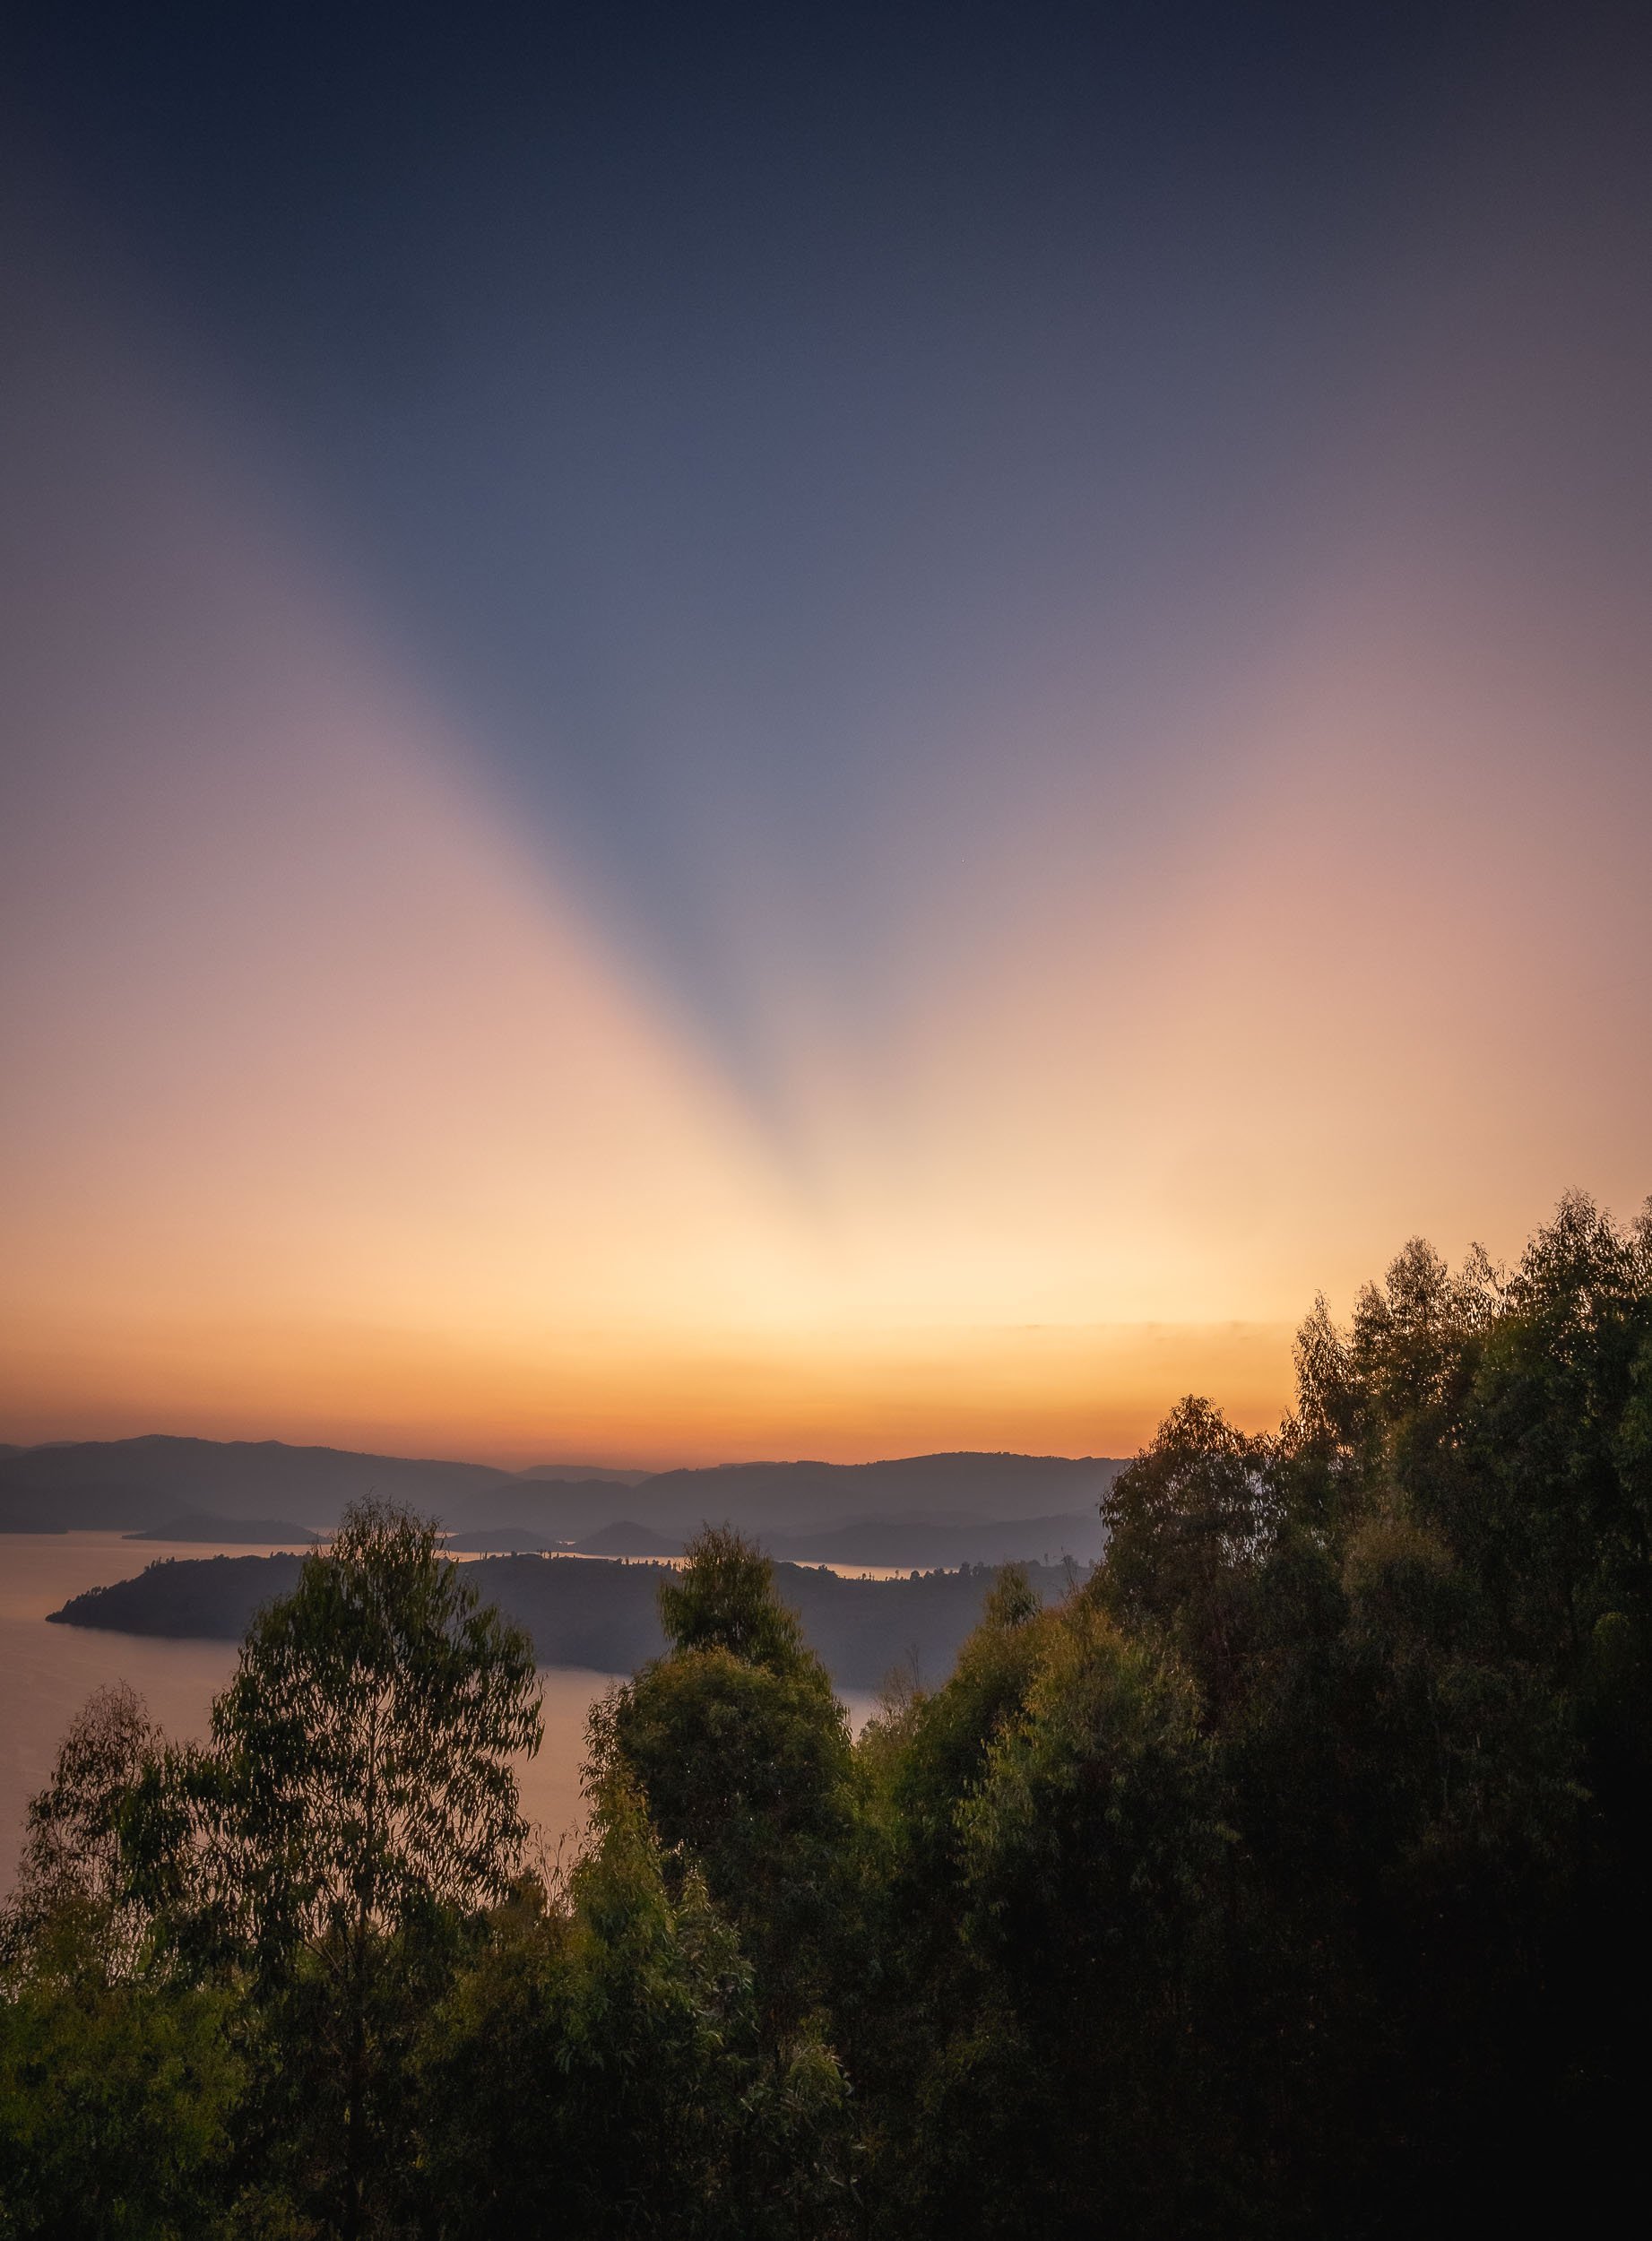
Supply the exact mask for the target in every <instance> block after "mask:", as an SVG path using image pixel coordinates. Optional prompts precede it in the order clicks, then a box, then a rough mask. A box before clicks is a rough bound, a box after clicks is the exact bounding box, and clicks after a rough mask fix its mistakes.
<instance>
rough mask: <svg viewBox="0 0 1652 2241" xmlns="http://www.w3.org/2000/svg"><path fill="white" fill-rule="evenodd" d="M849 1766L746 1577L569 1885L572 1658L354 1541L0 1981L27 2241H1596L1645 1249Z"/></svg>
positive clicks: (77, 1788)
mask: <svg viewBox="0 0 1652 2241" xmlns="http://www.w3.org/2000/svg"><path fill="white" fill-rule="evenodd" d="M1297 1371H1298V1390H1297V1397H1296V1405H1295V1407H1294V1409H1293V1412H1292V1414H1291V1415H1290V1416H1289V1417H1287V1419H1286V1420H1285V1422H1284V1423H1283V1424H1282V1425H1281V1426H1280V1427H1279V1428H1278V1430H1277V1432H1274V1433H1272V1434H1269V1435H1259V1434H1256V1433H1252V1432H1244V1431H1241V1430H1240V1429H1238V1428H1237V1427H1235V1426H1234V1425H1233V1424H1232V1423H1229V1422H1228V1421H1227V1420H1226V1419H1225V1418H1224V1416H1223V1415H1221V1414H1220V1412H1219V1411H1218V1410H1217V1409H1215V1407H1214V1406H1212V1405H1211V1404H1210V1403H1209V1402H1207V1401H1205V1400H1201V1399H1197V1398H1189V1399H1188V1400H1186V1401H1183V1402H1182V1403H1181V1404H1179V1406H1177V1407H1176V1408H1175V1409H1174V1410H1172V1413H1171V1415H1169V1416H1168V1417H1167V1418H1166V1419H1165V1422H1164V1423H1163V1425H1162V1426H1161V1427H1160V1429H1159V1432H1158V1433H1157V1435H1156V1437H1155V1440H1154V1441H1153V1442H1152V1444H1151V1445H1150V1446H1149V1447H1148V1448H1147V1449H1146V1451H1145V1452H1144V1453H1143V1454H1142V1455H1141V1456H1140V1457H1139V1458H1137V1461H1136V1462H1135V1463H1134V1464H1133V1465H1132V1466H1131V1467H1130V1468H1129V1470H1127V1471H1126V1472H1124V1473H1123V1474H1122V1475H1121V1476H1120V1479H1119V1481H1118V1482H1117V1484H1116V1485H1115V1487H1114V1488H1113V1489H1112V1491H1111V1493H1110V1495H1109V1497H1108V1500H1107V1503H1106V1509H1105V1514H1106V1520H1107V1524H1108V1527H1109V1533H1110V1539H1109V1544H1108V1550H1107V1553H1106V1556H1105V1558H1104V1560H1103V1563H1102V1565H1101V1566H1100V1567H1099V1568H1098V1569H1097V1570H1096V1571H1095V1572H1094V1574H1093V1576H1092V1577H1091V1578H1090V1579H1087V1580H1085V1581H1084V1582H1083V1583H1082V1584H1076V1585H1075V1587H1074V1589H1073V1591H1072V1592H1071V1593H1070V1594H1069V1596H1068V1598H1067V1600H1066V1601H1065V1603H1063V1604H1062V1605H1060V1606H1059V1607H1057V1608H1054V1609H1051V1610H1044V1609H1042V1608H1041V1607H1040V1604H1039V1599H1038V1597H1037V1596H1036V1595H1035V1594H1034V1592H1033V1591H1032V1589H1031V1588H1030V1587H1029V1585H1028V1583H1027V1580H1026V1579H1025V1576H1023V1575H1020V1574H1017V1573H1016V1571H1015V1570H1014V1569H1013V1568H1011V1569H1010V1570H1007V1571H1006V1572H1005V1573H1004V1574H1003V1575H1002V1576H1001V1577H1000V1579H999V1583H998V1586H997V1588H995V1590H994V1593H993V1594H992V1596H990V1599H989V1602H988V1605H987V1607H986V1609H985V1611H984V1612H983V1614H982V1622H981V1624H980V1626H979V1627H978V1629H977V1630H976V1631H975V1633H974V1634H973V1636H972V1637H971V1639H970V1640H969V1641H968V1642H967V1643H966V1644H965V1646H964V1650H963V1652H962V1654H961V1655H960V1657H959V1658H958V1660H957V1663H956V1669H955V1671H954V1672H953V1673H952V1674H951V1675H950V1677H949V1678H948V1679H947V1681H946V1682H945V1683H943V1684H942V1685H941V1686H940V1687H938V1688H936V1689H934V1690H932V1691H929V1692H924V1691H921V1690H920V1689H918V1688H917V1687H916V1686H915V1685H912V1684H910V1683H902V1682H901V1681H899V1680H898V1679H897V1680H896V1681H895V1682H893V1683H891V1686H890V1688H889V1691H888V1692H887V1696H886V1700H885V1702H884V1705H883V1708H882V1710H881V1713H880V1715H879V1717H878V1718H876V1719H875V1720H873V1721H872V1722H871V1723H870V1724H869V1726H868V1727H867V1729H866V1731H865V1733H864V1734H863V1735H862V1736H861V1740H860V1742H859V1743H858V1744H852V1743H851V1742H850V1738H849V1734H848V1729H847V1724H846V1721H845V1718H844V1715H843V1709H842V1708H841V1706H839V1705H838V1704H837V1702H836V1701H835V1698H834V1696H833V1693H832V1690H831V1687H830V1685H829V1683H828V1681H827V1678H826V1674H825V1671H824V1670H823V1668H822V1667H821V1666H820V1664H819V1661H818V1660H817V1658H816V1657H814V1656H813V1654H812V1653H811V1651H810V1649H809V1647H808V1645H807V1643H806V1642H805V1641H804V1640H803V1637H802V1634H801V1631H800V1626H799V1624H798V1622H797V1620H796V1618H795V1616H794V1614H791V1612H789V1611H788V1610H787V1609H786V1608H785V1607H784V1605H783V1604H782V1603H781V1602H780V1600H779V1598H778V1596H777V1595H776V1593H775V1590H774V1575H773V1573H772V1571H771V1569H770V1567H769V1565H768V1563H767V1562H766V1561H765V1558H764V1557H763V1556H762V1554H761V1553H760V1552H759V1551H758V1550H757V1549H755V1548H753V1547H752V1546H750V1545H749V1544H747V1543H745V1542H743V1541H741V1540H740V1537H739V1536H737V1535H734V1534H732V1533H730V1532H728V1531H726V1530H714V1531H709V1532H707V1533H706V1534H705V1535H703V1536H701V1538H700V1539H699V1541H698V1542H697V1543H696V1544H695V1547H694V1548H693V1550H692V1552H691V1555H690V1561H689V1562H688V1565H687V1566H686V1568H685V1569H684V1570H683V1571H682V1572H681V1574H680V1575H679V1576H678V1577H676V1578H675V1579H672V1580H670V1581H669V1582H668V1583H667V1585H666V1587H665V1588H664V1590H663V1592H662V1597H661V1604H662V1620H663V1623H664V1628H665V1632H666V1637H667V1642H668V1648H667V1651H666V1654H665V1655H664V1656H663V1657H659V1658H657V1659H655V1660H654V1661H653V1663H651V1664H649V1665H647V1666H644V1667H643V1668H642V1669H641V1670H640V1671H639V1672H638V1673H637V1674H636V1677H635V1678H634V1680H632V1681H631V1682H630V1683H627V1685H625V1686H624V1687H622V1688H620V1689H618V1691H616V1692H615V1693H614V1694H613V1695H612V1696H610V1698H609V1699H608V1700H606V1701H605V1702H604V1703H603V1704H602V1705H601V1706H600V1707H599V1708H598V1709H597V1711H596V1713H595V1714H594V1715H593V1718H592V1737H591V1743H592V1759H591V1768H590V1778H589V1795H590V1798H591V1803H592V1828H591V1831H590V1838H589V1842H588V1843H587V1845H586V1847H585V1848H584V1851H583V1852H582V1853H581V1854H580V1855H579V1856H578V1857H577V1858H575V1861H574V1863H573V1865H571V1867H570V1868H569V1870H568V1871H567V1873H560V1872H559V1873H556V1874H553V1875H549V1876H539V1877H535V1876H533V1875H531V1874H527V1873H524V1872H523V1863H522V1858H521V1835H522V1831H521V1824H520V1820H519V1816H518V1813H517V1806H516V1798H515V1785H514V1781H513V1779H512V1778H511V1772H510V1761H511V1757H512V1754H513V1753H514V1752H516V1751H518V1750H521V1749H523V1748H528V1747H531V1745H532V1741H533V1739H534V1737H535V1735H536V1734H537V1725H536V1713H535V1709H534V1704H533V1695H532V1667H531V1662H530V1660H529V1657H528V1654H527V1649H526V1646H525V1644H523V1642H522V1641H521V1640H520V1639H519V1638H517V1637H515V1636H514V1635H513V1634H512V1633H511V1631H509V1630H508V1629H506V1628H505V1627H503V1626H502V1625H501V1624H500V1623H499V1622H498V1621H497V1617H495V1616H494V1615H493V1614H489V1613H487V1612H484V1611H481V1610H480V1609H478V1608H477V1606H476V1605H475V1602H474V1599H473V1597H472V1596H471V1595H470V1593H469V1590H468V1586H467V1583H466V1580H465V1579H464V1576H463V1573H462V1572H461V1571H459V1570H457V1569H456V1568H454V1567H452V1566H449V1565H447V1564H445V1562H443V1560H442V1559H441V1557H440V1555H439V1553H438V1552H437V1547H436V1544H435V1540H434V1537H433V1536H432V1535H431V1534H430V1532H429V1531H428V1528H426V1527H422V1526H419V1525H418V1524H417V1523H416V1522H415V1521H413V1520H412V1519H408V1518H405V1517H402V1516H400V1515H398V1514H395V1513H385V1512H382V1511H373V1512H368V1513H364V1514H361V1515H359V1516H357V1517H356V1518H355V1519H352V1520H351V1522H350V1526H349V1527H348V1528H347V1530H346V1532H345V1533H344V1534H343V1535H342V1536H341V1537H340V1540H339V1542H338V1543H337V1544H335V1545H334V1547H333V1551H332V1552H331V1553H328V1554H325V1555H318V1556H316V1557H315V1558H312V1559H310V1560H308V1561H307V1563H306V1566H305V1568H304V1571H303V1574H302V1576H301V1578H300V1581H299V1585H298V1590H297V1591H296V1593H295V1594H294V1595H293V1596H290V1597H289V1598H288V1599H287V1600H286V1601H285V1602H284V1603H282V1604H279V1605H274V1606H272V1608H271V1609H270V1610H269V1611H268V1612H266V1613H265V1614H263V1615H262V1616H261V1617H260V1618H259V1620H258V1621H257V1622H256V1623H255V1626H254V1628H253V1630H252V1631H251V1633H250V1635H249V1637H248V1640H247V1646H246V1648H245V1649H244V1651H243V1654H242V1658H241V1663H240V1666H239V1668H238V1673H237V1675H236V1678H235V1680H234V1682H233V1683H231V1685H230V1688H229V1690H228V1691H227V1692H226V1693H225V1695H224V1697H223V1698H222V1699H221V1700H220V1703H219V1705H218V1707H217V1708H216V1711H215V1715H214V1722H213V1733H212V1743H211V1744H210V1746H209V1747H208V1748H207V1749H205V1750H204V1751H200V1752H174V1751H169V1750H168V1749H167V1748H165V1747H164V1745H163V1743H162V1742H161V1740H160V1738H159V1737H158V1736H157V1735H156V1734H155V1732H154V1730H153V1729H152V1728H151V1726H149V1724H148V1722H147V1720H146V1719H145V1718H144V1716H143V1711H142V1708H141V1706H139V1705H138V1704H137V1703H136V1700H134V1699H132V1698H131V1697H130V1695H129V1694H126V1695H122V1694H119V1693H115V1694H108V1695H105V1696H103V1697H101V1698H100V1699H99V1700H94V1702H93V1703H92V1704H91V1706H90V1707H89V1708H88V1709H87V1711H86V1713H85V1714H84V1715H83V1716H82V1719H81V1720H80V1721H78V1722H77V1723H76V1725H75V1726H74V1728H73V1729H72V1730H71V1732H70V1735H69V1736H68V1737H67V1738H66V1739H65V1746H64V1751H63V1754H62V1756H61V1758H60V1761H59V1764H58V1768H57V1769H56V1774H55V1776H54V1778H53V1781H52V1783H51V1785H50V1786H49V1787H48V1790H47V1791H46V1792H44V1793H43V1794H42V1796H41V1797H40V1799H39V1800H38V1801H37V1803H36V1805H35V1807H34V1809H33V1811H32V1813H31V1817H30V1832H29V1839H28V1844H27V1846H26V1847H25V1855H24V1859H23V1862H22V1871H21V1873H20V1877H19V1882H18V1885H17V1890H16V1892H15V1895H14V1897H13V1900H12V1902H11V1903H10V1904H9V1906H8V1908H6V1910H5V1913H4V1920H3V1922H0V1930H3V1932H4V1937H3V1942H0V1961H3V1964H4V1973H3V1975H0V2237H4V2236H6V2235H10V2234H16V2235H18V2236H22V2235H36V2234H39V2235H53V2236H56V2235H60V2234H61V2235H68V2234H71V2233H73V2234H81V2233H86V2234H91V2235H102V2234H109V2235H126V2234H132V2235H142V2236H146V2237H147V2236H151V2235H153V2236H156V2237H160V2236H172V2235H177V2236H178V2237H179V2241H182V2237H184V2236H186V2235H188V2236H195V2235H202V2236H209V2235H216V2234H220V2233H221V2234H223V2235H224V2236H226V2237H229V2236H238V2237H242V2241H253V2237H254V2236H258V2237H263V2241H300V2237H303V2241H311V2237H320V2236H324V2235H333V2234H339V2235H354V2234H358V2233H359V2234H366V2233H369V2232H371V2233H373V2234H376V2235H383V2236H385V2237H389V2236H393V2235H394V2236H398V2237H400V2236H403V2235H405V2236H408V2237H412V2236H414V2235H424V2236H430V2237H439V2241H472V2237H478V2241H480V2237H491V2236H494V2235H497V2234H500V2233H511V2234H516V2233H520V2234H523V2235H527V2236H532V2235H535V2234H541V2233H551V2232H556V2233H558V2234H566V2235H567V2236H569V2237H571V2241H586V2237H589V2241H610V2237H611V2241H619V2237H621V2236H626V2237H631V2236H636V2237H648V2236H660V2237H665V2236H668V2235H669V2236H672V2237H685V2241H699V2237H704V2241H736V2237H739V2241H746V2237H754V2241H770V2237H773V2241H799V2237H809V2241H871V2237H878V2241H886V2237H887V2241H942V2237H945V2241H1024V2237H1025V2241H1032V2237H1037V2241H1050V2237H1071V2241H1080V2237H1085V2241H1087V2237H1090V2236H1092V2235H1094V2234H1095V2233H1097V2232H1103V2231H1104V2232H1109V2233H1111V2234H1115V2235H1117V2236H1120V2237H1124V2241H1160V2237H1163V2241H1182V2237H1186V2236H1198V2235H1204V2236H1209V2237H1212V2241H1225V2237H1235V2241H1238V2237H1250V2236H1252V2235H1255V2236H1258V2237H1260V2236H1262V2235H1267V2237H1268V2241H1279V2237H1288V2241H1320V2237H1334V2241H1378V2237H1386V2236H1387V2235H1389V2234H1392V2233H1395V2232H1403V2231H1409V2230H1423V2231H1432V2230H1454V2229H1461V2230H1464V2231H1469V2232H1477V2231H1483V2230H1498V2229H1500V2228H1502V2227H1505V2226H1507V2227H1509V2228H1511V2229H1513V2228H1518V2226H1520V2225H1521V2224H1522V2223H1524V2222H1529V2221H1531V2219H1533V2218H1535V2217H1536V2216H1538V2215H1544V2214H1546V2215H1548V2216H1550V2217H1552V2218H1555V2219H1560V2218H1561V2217H1562V2216H1563V2219H1564V2221H1565V2223H1566V2224H1567V2225H1568V2226H1569V2227H1570V2225H1573V2224H1583V2225H1588V2224H1593V2223H1596V2222H1598V2221H1600V2219H1602V2218H1603V2217H1604V2211H1605V2208H1606V2206H1607V2205H1608V2204H1610V2203H1612V2202H1613V2198H1614V2194H1615V2193H1623V2192H1624V2191H1625V2190H1626V2189H1627V2188H1628V2187H1629V2186H1630V2185H1633V2184H1635V2183H1637V2182H1638V2176H1639V2175H1638V2169H1637V2167H1636V2164H1635V2150H1636V2146H1637V2142H1638V2138H1639V2124H1640V2118H1641V2110H1640V2098H1641V2090H1642V2084H1643V2073H1644V2056H1643V2055H1642V2052H1641V2039H1642V2035H1643V2024H1642V2018H1643V2016H1644V2012H1645V2008H1646V2003H1647V1997H1648V1992H1649V1991H1652V1904H1649V1903H1648V1901H1649V1900H1652V1514H1649V1506H1652V1218H1643V1219H1642V1221H1641V1222H1640V1223H1639V1224H1637V1225H1636V1226H1634V1227H1633V1228H1631V1229H1630V1230H1627V1231H1625V1230H1622V1229H1620V1228H1618V1227H1617V1226H1616V1225H1614V1224H1613V1223H1612V1222H1611V1221H1610V1220H1609V1219H1607V1218H1606V1217H1605V1216H1603V1215H1602V1214H1600V1213H1599V1212H1598V1211H1597V1210H1596V1208H1595V1207H1592V1206H1590V1205H1589V1204H1588V1202H1587V1201H1586V1200H1583V1199H1580V1198H1569V1199H1567V1200H1566V1201H1564V1202H1563V1203H1562V1205H1561V1208H1560V1210H1559V1212H1558V1214H1557V1216H1556V1218H1555V1220H1554V1222H1553V1224H1550V1225H1549V1226H1548V1227H1547V1228H1546V1229H1544V1230H1543V1231H1542V1232H1540V1233H1538V1235H1537V1236H1536V1237H1535V1238H1534V1239H1533V1241H1532V1242H1531V1244H1530V1246H1529V1247H1528V1249H1527V1252H1526V1253H1525V1255H1524V1256H1523V1257H1522V1259H1521V1261H1520V1264H1519V1266H1518V1268H1516V1269H1515V1270H1514V1271H1513V1272H1512V1273H1509V1274H1504V1273H1502V1272H1500V1271H1499V1270H1497V1269H1495V1268H1492V1265H1491V1264H1490V1262H1489V1261H1488V1260H1487V1259H1485V1257H1484V1255H1483V1254H1480V1253H1472V1254H1471V1255H1470V1256H1469V1258H1468V1259H1467V1261H1466V1263H1465V1265H1464V1266H1463V1267H1462V1268H1460V1269H1458V1270H1456V1271H1453V1270H1452V1269H1450V1268H1449V1267H1448V1266H1447V1265H1446V1264H1445V1263H1444V1262H1443V1261H1442V1260H1441V1259H1440V1257H1439V1256H1438V1255H1437V1254H1435V1253H1434V1252H1433V1251H1432V1250H1431V1249H1430V1248H1429V1247H1428V1246H1426V1245H1425V1244H1423V1243H1422V1242H1413V1243H1412V1244H1410V1245H1408V1246H1407V1247H1406V1248H1405V1250H1404V1251H1403V1252H1402V1253H1401V1254H1400V1255H1399V1256H1398V1257H1397V1259H1396V1260H1395V1262H1394V1263H1393V1265H1392V1266H1391V1268H1389V1269H1388V1273H1387V1276H1385V1278H1384V1280H1383V1281H1382V1283H1381V1284H1380V1285H1371V1286H1368V1287H1367V1288H1366V1289H1365V1290H1364V1291H1363V1292H1362V1294H1361V1295H1360V1297H1359V1299H1358V1301H1357V1302H1356V1303H1355V1307H1354V1314H1353V1318H1352V1320H1351V1322H1350V1323H1349V1325H1348V1326H1347V1328H1339V1327H1338V1326H1337V1325H1336V1322H1335V1321H1334V1320H1333V1319H1332V1317H1331V1315H1330V1313H1329V1311H1328V1309H1327V1308H1326V1306H1325V1304H1324V1302H1319V1304H1318V1305H1317V1306H1316V1308H1315V1310H1314V1311H1313V1313H1312V1314H1311V1315H1310V1318H1309V1320H1308V1321H1307V1322H1306V1323H1305V1324H1304V1326H1303V1328H1302V1334H1301V1336H1300V1338H1299V1341H1298V1346H1297Z"/></svg>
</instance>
